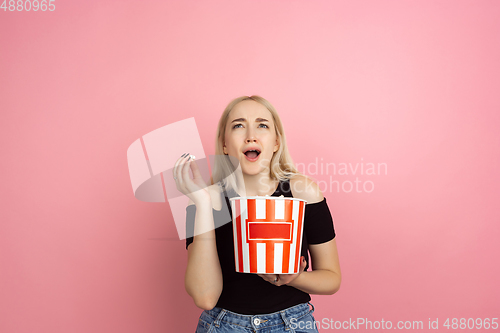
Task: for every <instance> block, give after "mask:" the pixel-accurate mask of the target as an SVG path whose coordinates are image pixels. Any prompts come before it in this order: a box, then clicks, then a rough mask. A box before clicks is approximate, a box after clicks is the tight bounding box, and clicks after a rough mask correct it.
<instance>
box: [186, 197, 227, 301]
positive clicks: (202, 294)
mask: <svg viewBox="0 0 500 333" xmlns="http://www.w3.org/2000/svg"><path fill="white" fill-rule="evenodd" d="M205 230H208V231H207V232H204V231H205ZM200 232H204V233H200ZM198 233H200V234H198ZM194 234H195V235H196V236H194V238H193V242H192V243H191V244H189V246H188V263H187V268H186V275H185V280H184V283H185V288H186V291H187V293H188V294H189V295H190V296H191V297H192V298H193V300H194V302H195V304H196V306H197V307H199V308H201V309H203V310H211V309H213V308H214V307H215V305H216V304H217V301H218V300H219V297H220V294H221V292H222V271H221V267H220V262H219V257H218V254H217V247H216V243H215V228H214V219H213V212H212V203H211V202H209V203H207V204H200V205H197V206H196V217H195V229H194Z"/></svg>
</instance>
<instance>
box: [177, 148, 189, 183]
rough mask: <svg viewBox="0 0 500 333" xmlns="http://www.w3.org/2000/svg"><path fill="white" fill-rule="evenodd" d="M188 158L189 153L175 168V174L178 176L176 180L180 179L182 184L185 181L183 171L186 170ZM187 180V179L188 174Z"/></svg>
mask: <svg viewBox="0 0 500 333" xmlns="http://www.w3.org/2000/svg"><path fill="white" fill-rule="evenodd" d="M189 156H190V155H189V153H187V154H186V155H185V156H184V157H183V158H182V160H181V161H180V162H179V165H178V166H177V174H178V175H179V177H178V179H180V180H181V182H182V183H184V182H185V181H186V178H185V172H184V169H185V168H186V165H187V161H188V159H189ZM187 178H189V174H188V177H187Z"/></svg>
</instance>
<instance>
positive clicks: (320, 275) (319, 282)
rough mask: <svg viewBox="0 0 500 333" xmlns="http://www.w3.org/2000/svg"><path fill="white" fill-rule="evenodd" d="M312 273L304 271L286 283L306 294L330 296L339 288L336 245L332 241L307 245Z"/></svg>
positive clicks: (333, 240)
mask: <svg viewBox="0 0 500 333" xmlns="http://www.w3.org/2000/svg"><path fill="white" fill-rule="evenodd" d="M309 252H310V253H311V261H312V263H311V266H312V271H304V272H302V273H300V274H299V275H298V276H297V278H295V279H294V280H293V281H292V282H290V283H288V284H287V285H288V286H292V287H295V288H297V289H299V290H302V291H303V292H306V293H308V294H317V295H332V294H335V293H336V292H337V291H338V290H339V288H340V282H341V280H342V276H341V273H340V265H339V258H338V253H337V243H336V242H335V239H332V240H330V241H328V242H326V243H323V244H316V245H312V244H311V245H309Z"/></svg>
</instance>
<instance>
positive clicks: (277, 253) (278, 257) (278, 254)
mask: <svg viewBox="0 0 500 333" xmlns="http://www.w3.org/2000/svg"><path fill="white" fill-rule="evenodd" d="M282 259H283V243H275V244H274V272H275V273H276V274H280V273H283V272H282V270H283V266H282Z"/></svg>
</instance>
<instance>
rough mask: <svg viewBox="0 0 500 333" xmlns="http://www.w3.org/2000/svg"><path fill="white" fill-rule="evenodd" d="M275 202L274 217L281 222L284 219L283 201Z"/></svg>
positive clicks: (277, 200)
mask: <svg viewBox="0 0 500 333" xmlns="http://www.w3.org/2000/svg"><path fill="white" fill-rule="evenodd" d="M274 202H275V207H274V215H275V217H276V219H278V220H281V219H284V218H285V200H283V199H276V200H274Z"/></svg>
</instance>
